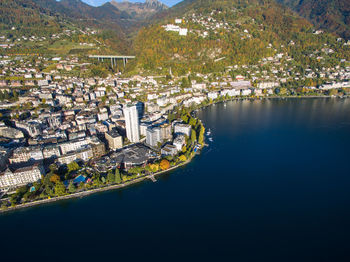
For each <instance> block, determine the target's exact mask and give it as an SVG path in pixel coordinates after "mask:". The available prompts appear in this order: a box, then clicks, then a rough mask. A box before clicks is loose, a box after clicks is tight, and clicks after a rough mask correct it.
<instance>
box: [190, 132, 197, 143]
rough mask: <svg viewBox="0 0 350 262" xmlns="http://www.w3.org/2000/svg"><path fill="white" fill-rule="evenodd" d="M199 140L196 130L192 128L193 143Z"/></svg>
mask: <svg viewBox="0 0 350 262" xmlns="http://www.w3.org/2000/svg"><path fill="white" fill-rule="evenodd" d="M196 141H197V135H196V131H195V130H194V129H192V131H191V143H192V144H194V143H195V142H196Z"/></svg>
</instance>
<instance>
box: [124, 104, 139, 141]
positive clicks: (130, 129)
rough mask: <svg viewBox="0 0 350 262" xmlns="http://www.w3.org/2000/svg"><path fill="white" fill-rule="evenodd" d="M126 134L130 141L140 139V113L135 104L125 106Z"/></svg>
mask: <svg viewBox="0 0 350 262" xmlns="http://www.w3.org/2000/svg"><path fill="white" fill-rule="evenodd" d="M124 117H125V126H126V136H127V138H128V139H129V141H130V142H133V143H137V142H139V141H140V126H139V115H138V112H137V107H136V106H135V105H126V106H125V108H124Z"/></svg>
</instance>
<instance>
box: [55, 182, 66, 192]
mask: <svg viewBox="0 0 350 262" xmlns="http://www.w3.org/2000/svg"><path fill="white" fill-rule="evenodd" d="M65 194H66V187H65V186H64V184H63V182H61V181H59V182H57V183H56V185H55V195H56V196H64V195H65Z"/></svg>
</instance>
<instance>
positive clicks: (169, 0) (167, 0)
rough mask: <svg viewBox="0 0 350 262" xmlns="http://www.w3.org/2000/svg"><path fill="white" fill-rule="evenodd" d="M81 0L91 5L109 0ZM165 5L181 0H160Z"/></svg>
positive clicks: (141, 0)
mask: <svg viewBox="0 0 350 262" xmlns="http://www.w3.org/2000/svg"><path fill="white" fill-rule="evenodd" d="M82 1H83V2H85V3H87V4H89V5H93V6H99V5H102V4H104V3H106V2H109V1H110V0H82ZM160 1H161V2H163V3H164V4H166V5H167V6H173V5H175V4H177V3H178V2H181V0H160ZM117 2H122V0H117ZM129 2H145V1H144V0H129Z"/></svg>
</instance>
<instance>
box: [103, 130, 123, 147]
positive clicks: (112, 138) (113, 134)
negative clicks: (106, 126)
mask: <svg viewBox="0 0 350 262" xmlns="http://www.w3.org/2000/svg"><path fill="white" fill-rule="evenodd" d="M105 138H106V140H107V142H108V147H109V149H110V150H116V149H119V148H122V147H123V137H122V136H121V135H120V134H119V132H118V131H117V130H116V129H112V130H111V131H109V132H107V133H105Z"/></svg>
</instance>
